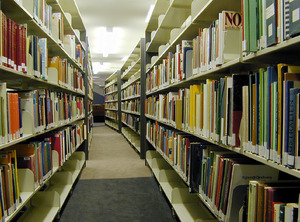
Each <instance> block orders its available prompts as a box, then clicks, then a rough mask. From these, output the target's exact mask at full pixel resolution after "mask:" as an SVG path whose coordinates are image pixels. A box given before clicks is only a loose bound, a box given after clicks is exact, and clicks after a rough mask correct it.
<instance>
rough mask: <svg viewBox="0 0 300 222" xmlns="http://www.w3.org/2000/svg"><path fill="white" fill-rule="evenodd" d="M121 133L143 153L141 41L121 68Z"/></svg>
mask: <svg viewBox="0 0 300 222" xmlns="http://www.w3.org/2000/svg"><path fill="white" fill-rule="evenodd" d="M120 81H121V82H120V86H121V89H120V90H121V113H122V114H121V125H122V129H121V132H122V134H123V135H124V137H125V138H126V139H127V140H128V142H129V143H130V144H131V145H132V146H133V147H134V149H135V150H136V151H137V152H138V153H140V152H141V139H140V138H141V137H140V135H141V130H142V124H141V119H140V118H141V116H140V115H141V102H142V101H141V40H139V41H138V43H137V44H136V45H135V46H134V48H133V50H132V51H131V53H130V54H129V56H128V58H127V60H126V61H125V62H124V64H123V66H122V68H121V76H120Z"/></svg>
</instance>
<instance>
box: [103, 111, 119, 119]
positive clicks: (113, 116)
mask: <svg viewBox="0 0 300 222" xmlns="http://www.w3.org/2000/svg"><path fill="white" fill-rule="evenodd" d="M105 116H107V117H109V118H110V119H114V120H118V111H112V110H105Z"/></svg>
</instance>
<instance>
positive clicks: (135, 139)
mask: <svg viewBox="0 0 300 222" xmlns="http://www.w3.org/2000/svg"><path fill="white" fill-rule="evenodd" d="M122 134H123V135H124V137H125V138H126V139H127V140H128V142H129V143H130V144H131V145H132V146H133V147H134V148H135V149H136V150H137V151H138V152H139V153H140V152H141V139H140V136H139V135H137V134H136V133H135V132H134V131H133V130H131V129H130V128H128V127H122Z"/></svg>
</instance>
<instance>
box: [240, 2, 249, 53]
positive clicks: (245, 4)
mask: <svg viewBox="0 0 300 222" xmlns="http://www.w3.org/2000/svg"><path fill="white" fill-rule="evenodd" d="M242 2H243V21H244V24H243V26H244V27H243V37H244V38H243V47H242V48H243V51H244V52H249V51H250V44H249V43H250V34H249V33H250V32H249V28H250V24H249V21H250V18H249V0H243V1H242Z"/></svg>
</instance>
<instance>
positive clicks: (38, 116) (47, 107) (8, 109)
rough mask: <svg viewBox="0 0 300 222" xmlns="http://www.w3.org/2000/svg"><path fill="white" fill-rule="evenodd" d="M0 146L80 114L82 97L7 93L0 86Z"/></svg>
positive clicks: (36, 91)
mask: <svg viewBox="0 0 300 222" xmlns="http://www.w3.org/2000/svg"><path fill="white" fill-rule="evenodd" d="M0 99H1V102H0V110H1V121H0V126H1V127H0V135H1V137H0V138H1V139H0V142H1V144H5V143H7V142H9V141H13V140H16V139H18V138H20V137H22V136H23V135H24V134H26V135H28V134H29V135H32V134H35V133H38V132H42V131H44V130H45V129H49V128H52V127H55V126H57V125H58V124H62V122H63V121H70V120H74V119H77V118H80V117H83V115H84V101H83V98H82V97H76V96H73V95H68V94H66V93H58V92H53V91H49V90H33V91H7V89H6V83H1V84H0Z"/></svg>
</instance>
